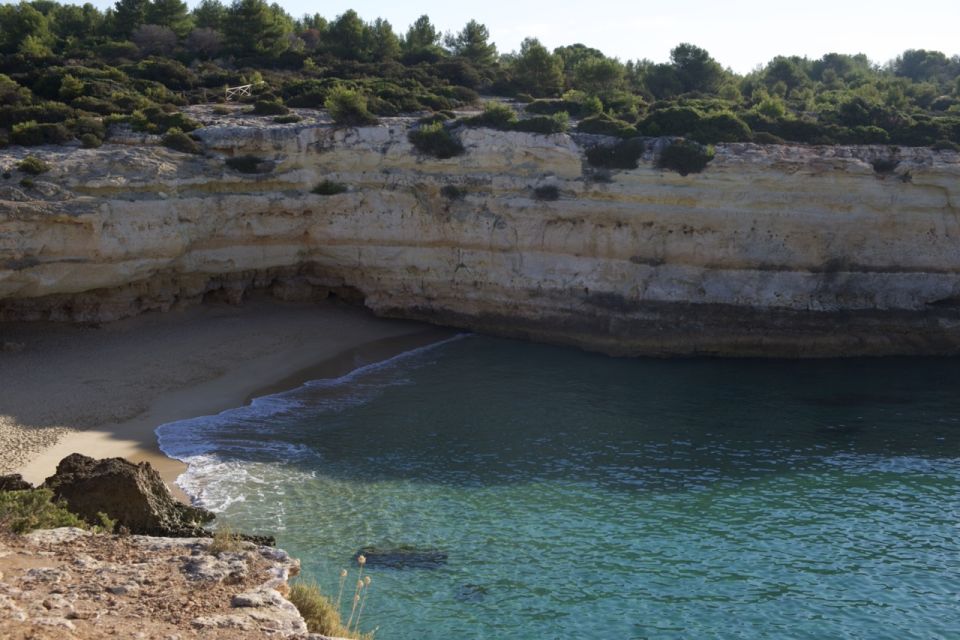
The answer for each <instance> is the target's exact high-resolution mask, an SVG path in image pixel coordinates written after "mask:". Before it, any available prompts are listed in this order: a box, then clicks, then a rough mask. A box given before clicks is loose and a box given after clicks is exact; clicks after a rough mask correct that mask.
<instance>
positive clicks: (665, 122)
mask: <svg viewBox="0 0 960 640" xmlns="http://www.w3.org/2000/svg"><path fill="white" fill-rule="evenodd" d="M703 117H704V116H703V113H702V112H701V111H699V110H698V109H694V108H693V107H667V108H665V109H658V110H656V111H653V112H651V113H650V114H649V115H648V116H647V117H646V118H644V119H643V121H642V122H641V123H640V124H639V125H638V127H637V128H638V129H639V130H640V131H641V132H642V133H644V134H646V135H648V136H686V135H690V134H692V133H693V132H694V131H696V130H697V127H698V126H699V124H700V121H701V120H702V119H703Z"/></svg>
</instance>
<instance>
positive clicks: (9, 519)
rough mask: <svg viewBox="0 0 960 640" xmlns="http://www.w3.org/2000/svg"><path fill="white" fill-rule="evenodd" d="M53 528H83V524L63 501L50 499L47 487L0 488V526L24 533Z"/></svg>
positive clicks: (50, 492)
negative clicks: (6, 489) (11, 489)
mask: <svg viewBox="0 0 960 640" xmlns="http://www.w3.org/2000/svg"><path fill="white" fill-rule="evenodd" d="M57 527H80V528H82V529H86V528H87V525H86V523H85V522H84V521H83V520H81V519H80V518H79V517H77V516H75V515H74V514H72V513H70V512H69V511H67V509H66V505H65V504H64V503H63V502H60V501H57V502H54V500H53V492H52V491H50V490H49V489H28V490H26V491H0V528H2V529H6V530H8V531H12V532H14V533H27V532H30V531H33V530H34V529H55V528H57Z"/></svg>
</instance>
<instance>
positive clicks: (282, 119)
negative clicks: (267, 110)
mask: <svg viewBox="0 0 960 640" xmlns="http://www.w3.org/2000/svg"><path fill="white" fill-rule="evenodd" d="M301 120H303V118H301V117H300V116H298V115H297V114H295V113H291V114H289V115H285V116H277V117H276V118H274V119H273V121H274V122H276V123H277V124H294V123H297V122H300V121H301Z"/></svg>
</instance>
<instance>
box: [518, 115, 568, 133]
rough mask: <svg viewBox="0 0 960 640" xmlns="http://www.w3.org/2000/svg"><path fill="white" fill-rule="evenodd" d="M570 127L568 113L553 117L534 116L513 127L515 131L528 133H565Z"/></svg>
mask: <svg viewBox="0 0 960 640" xmlns="http://www.w3.org/2000/svg"><path fill="white" fill-rule="evenodd" d="M569 126H570V117H569V116H568V115H567V112H566V111H561V112H559V113H555V114H553V115H552V116H533V117H532V118H525V119H523V120H520V121H518V122H515V123H514V124H513V126H512V127H511V128H512V129H513V130H514V131H526V132H528V133H564V132H565V131H566V130H567V128H568V127H569Z"/></svg>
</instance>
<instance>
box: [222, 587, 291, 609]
mask: <svg viewBox="0 0 960 640" xmlns="http://www.w3.org/2000/svg"><path fill="white" fill-rule="evenodd" d="M285 602H287V601H286V600H285V599H284V597H283V596H282V595H280V593H279V592H278V591H276V590H275V589H267V588H260V589H256V590H254V591H247V592H246V593H238V594H237V595H235V596H233V599H232V600H231V601H230V604H231V605H232V606H234V607H238V608H244V607H250V608H263V607H282V606H283V605H284V603H285Z"/></svg>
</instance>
